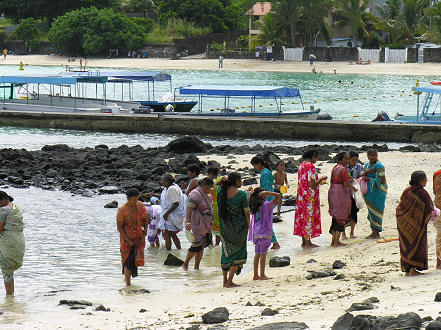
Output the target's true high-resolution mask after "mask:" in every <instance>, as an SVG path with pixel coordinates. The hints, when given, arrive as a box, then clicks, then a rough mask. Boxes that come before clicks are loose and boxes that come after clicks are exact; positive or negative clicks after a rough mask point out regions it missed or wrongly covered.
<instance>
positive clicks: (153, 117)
mask: <svg viewBox="0 0 441 330" xmlns="http://www.w3.org/2000/svg"><path fill="white" fill-rule="evenodd" d="M0 126H15V127H32V128H55V129H68V130H83V131H101V132H118V133H141V134H149V133H158V134H188V135H207V136H223V137H230V138H233V137H240V138H256V139H262V138H264V139H286V140H310V141H317V142H318V141H362V142H363V141H366V142H367V141H372V142H403V143H441V125H428V124H409V123H399V122H378V123H372V122H363V121H334V120H332V121H318V120H290V119H270V118H231V117H216V118H213V117H203V116H188V115H179V114H175V115H158V114H150V115H112V114H99V113H57V112H46V113H42V112H31V111H6V110H3V111H0Z"/></svg>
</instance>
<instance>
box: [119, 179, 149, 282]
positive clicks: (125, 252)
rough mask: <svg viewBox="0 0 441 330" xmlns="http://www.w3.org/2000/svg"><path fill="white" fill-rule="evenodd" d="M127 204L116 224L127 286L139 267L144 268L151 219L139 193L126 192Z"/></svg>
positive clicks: (132, 190)
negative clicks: (140, 199) (146, 239)
mask: <svg viewBox="0 0 441 330" xmlns="http://www.w3.org/2000/svg"><path fill="white" fill-rule="evenodd" d="M126 197H127V203H125V204H124V205H123V206H121V207H120V208H119V209H118V213H117V215H116V224H117V228H118V231H119V235H120V251H121V263H122V267H123V270H122V272H123V274H124V278H125V281H126V286H130V285H131V283H130V277H133V278H135V277H137V276H138V267H140V266H144V248H145V237H146V235H147V230H148V223H149V219H148V217H147V209H146V207H145V205H144V204H143V203H142V202H140V201H139V191H138V190H137V189H135V188H131V189H129V190H127V192H126Z"/></svg>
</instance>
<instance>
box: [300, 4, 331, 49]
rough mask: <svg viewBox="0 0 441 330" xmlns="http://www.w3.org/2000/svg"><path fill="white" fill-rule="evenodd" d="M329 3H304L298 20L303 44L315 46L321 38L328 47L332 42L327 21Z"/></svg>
mask: <svg viewBox="0 0 441 330" xmlns="http://www.w3.org/2000/svg"><path fill="white" fill-rule="evenodd" d="M331 6H332V4H331V2H330V1H328V0H315V1H314V2H312V1H307V2H305V5H304V7H303V12H302V16H301V18H300V27H299V28H300V29H301V30H302V31H303V34H304V39H305V44H306V45H309V46H316V43H317V38H318V37H319V36H321V37H322V38H323V39H324V40H325V41H326V43H327V44H328V45H329V44H331V42H332V28H331V26H330V25H329V23H328V21H327V17H328V16H329V11H330V9H331Z"/></svg>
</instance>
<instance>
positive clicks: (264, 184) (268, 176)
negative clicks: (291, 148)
mask: <svg viewBox="0 0 441 330" xmlns="http://www.w3.org/2000/svg"><path fill="white" fill-rule="evenodd" d="M251 165H253V167H254V169H255V170H256V171H257V172H259V173H260V188H263V189H264V190H265V191H271V192H273V191H274V190H273V187H274V186H273V185H274V177H273V173H272V172H271V168H270V166H269V164H268V163H267V162H265V160H264V159H263V158H262V157H260V156H255V157H253V158H252V159H251ZM271 200H273V197H272V196H268V201H271ZM274 206H275V205H274ZM271 243H273V246H272V247H271V249H273V250H278V249H280V244H279V243H278V241H277V236H276V234H275V233H274V229H273V234H272V238H271Z"/></svg>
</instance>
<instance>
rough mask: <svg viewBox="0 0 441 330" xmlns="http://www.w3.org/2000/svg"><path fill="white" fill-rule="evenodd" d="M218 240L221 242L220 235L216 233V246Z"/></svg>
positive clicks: (218, 242)
mask: <svg viewBox="0 0 441 330" xmlns="http://www.w3.org/2000/svg"><path fill="white" fill-rule="evenodd" d="M220 242H221V239H220V236H217V235H216V246H219V244H220Z"/></svg>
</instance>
